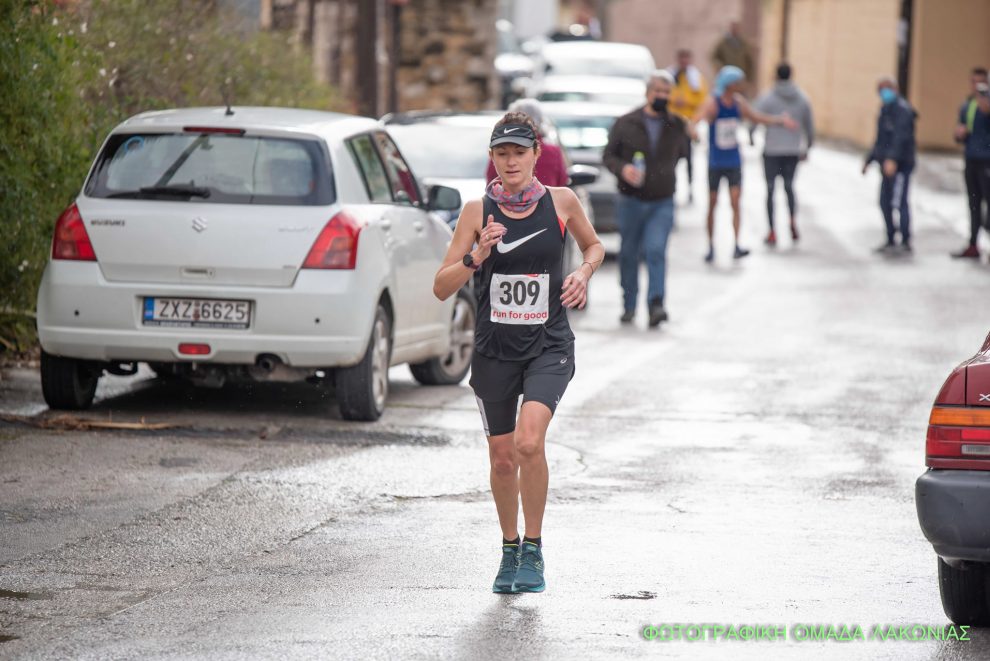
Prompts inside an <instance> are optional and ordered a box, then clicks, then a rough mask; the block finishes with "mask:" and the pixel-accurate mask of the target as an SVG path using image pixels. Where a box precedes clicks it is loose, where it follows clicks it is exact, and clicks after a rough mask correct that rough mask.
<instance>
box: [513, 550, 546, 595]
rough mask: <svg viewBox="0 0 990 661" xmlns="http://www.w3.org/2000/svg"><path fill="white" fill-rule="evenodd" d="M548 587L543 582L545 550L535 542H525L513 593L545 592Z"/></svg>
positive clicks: (520, 555)
mask: <svg viewBox="0 0 990 661" xmlns="http://www.w3.org/2000/svg"><path fill="white" fill-rule="evenodd" d="M546 586H547V584H546V582H545V581H544V580H543V550H542V549H541V548H540V547H539V546H537V545H536V544H534V543H533V542H523V543H522V553H520V554H519V569H518V570H517V571H516V580H515V581H513V582H512V591H513V592H543V589H544V588H545V587H546Z"/></svg>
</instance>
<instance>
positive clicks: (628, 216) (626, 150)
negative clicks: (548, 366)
mask: <svg viewBox="0 0 990 661" xmlns="http://www.w3.org/2000/svg"><path fill="white" fill-rule="evenodd" d="M673 87H674V80H673V76H671V75H670V73H668V72H667V71H663V70H658V71H654V72H653V74H652V75H651V76H650V80H649V82H648V83H647V88H646V105H644V106H643V107H641V108H637V109H636V110H633V111H632V112H630V113H628V114H626V115H623V116H622V117H619V118H618V119H617V120H615V124H614V125H613V126H612V130H611V131H610V132H609V136H608V145H607V146H606V147H605V153H604V155H603V159H602V160H603V162H604V164H605V167H607V168H608V169H609V170H610V171H611V172H612V174H614V175H615V177H616V179H617V180H618V183H619V200H618V204H617V205H616V215H617V217H618V221H619V234H620V237H621V240H622V243H621V247H620V249H619V274H620V281H621V284H622V293H623V310H624V311H623V313H622V317H621V318H620V321H621V322H622V323H630V322H631V321H632V320H633V317H634V316H635V314H636V299H637V297H638V294H639V259H640V255H642V256H643V257H644V258H645V260H646V269H647V272H648V274H649V289H648V292H647V300H648V301H649V312H650V326H651V327H652V326H657V325H658V324H660V322H662V321H666V320H667V312H666V310H665V309H664V293H665V279H666V269H667V238H668V236H670V230H671V228H672V227H673V225H674V185H675V179H674V167H675V166H676V165H677V160H678V158H679V157H680V154H681V149H682V147H683V144H684V135H685V131H686V128H685V124H684V120H683V119H681V118H680V117H678V116H677V115H676V114H674V113H673V112H671V111H668V109H667V101H668V99H669V98H670V93H671V90H672V89H673Z"/></svg>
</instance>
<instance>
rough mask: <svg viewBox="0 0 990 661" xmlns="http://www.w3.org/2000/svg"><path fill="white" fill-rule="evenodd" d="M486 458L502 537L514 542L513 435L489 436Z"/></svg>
mask: <svg viewBox="0 0 990 661" xmlns="http://www.w3.org/2000/svg"><path fill="white" fill-rule="evenodd" d="M488 458H489V460H490V461H491V485H492V496H493V497H494V498H495V509H496V511H497V512H498V523H499V527H500V528H501V529H502V537H503V538H505V539H515V538H516V535H517V534H518V533H519V462H518V460H517V455H516V446H515V440H514V432H509V433H508V434H501V435H499V436H489V437H488Z"/></svg>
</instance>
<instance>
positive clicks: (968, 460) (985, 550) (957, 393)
mask: <svg viewBox="0 0 990 661" xmlns="http://www.w3.org/2000/svg"><path fill="white" fill-rule="evenodd" d="M925 465H926V466H928V471H927V472H925V474H924V475H922V476H921V477H919V478H918V481H917V483H916V485H915V504H916V505H917V507H918V521H919V522H920V523H921V530H922V532H924V533H925V537H927V538H928V541H929V542H931V543H932V546H934V547H935V553H936V554H938V586H939V592H940V593H941V595H942V608H943V609H944V610H945V614H946V615H947V616H948V617H949V619H950V620H952V621H953V622H955V623H956V624H967V625H975V626H988V625H990V335H988V336H987V339H986V340H985V341H984V342H983V347H982V348H981V349H980V351H979V352H978V353H977V354H976V355H975V356H973V357H972V358H970V359H969V360H967V361H965V362H964V363H962V364H961V365H959V366H958V367H956V368H955V369H954V370H953V371H952V373H951V374H950V375H949V378H948V379H946V380H945V384H944V385H943V386H942V390H941V391H939V393H938V397H936V398H935V404H934V405H933V406H932V413H931V418H930V419H929V421H928V438H927V441H926V443H925Z"/></svg>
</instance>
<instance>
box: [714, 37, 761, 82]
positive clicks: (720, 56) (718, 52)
mask: <svg viewBox="0 0 990 661" xmlns="http://www.w3.org/2000/svg"><path fill="white" fill-rule="evenodd" d="M728 66H732V67H739V68H740V69H742V72H743V74H745V76H746V80H747V81H753V80H755V79H754V78H753V49H752V47H750V45H749V44H748V43H747V42H746V40H745V39H744V38H743V36H742V31H741V28H740V26H739V21H732V22H731V23H729V31H728V32H726V33H725V35H724V36H723V37H722V39H720V40H719V42H718V43H717V44H716V45H715V50H713V51H712V68H713V69H714V70H715V71H721V70H722V68H723V67H728ZM745 85H746V83H745V81H744V82H743V84H742V85H741V86H740V91H741V92H743V93H745V92H746V91H747V90H746V87H745Z"/></svg>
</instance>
